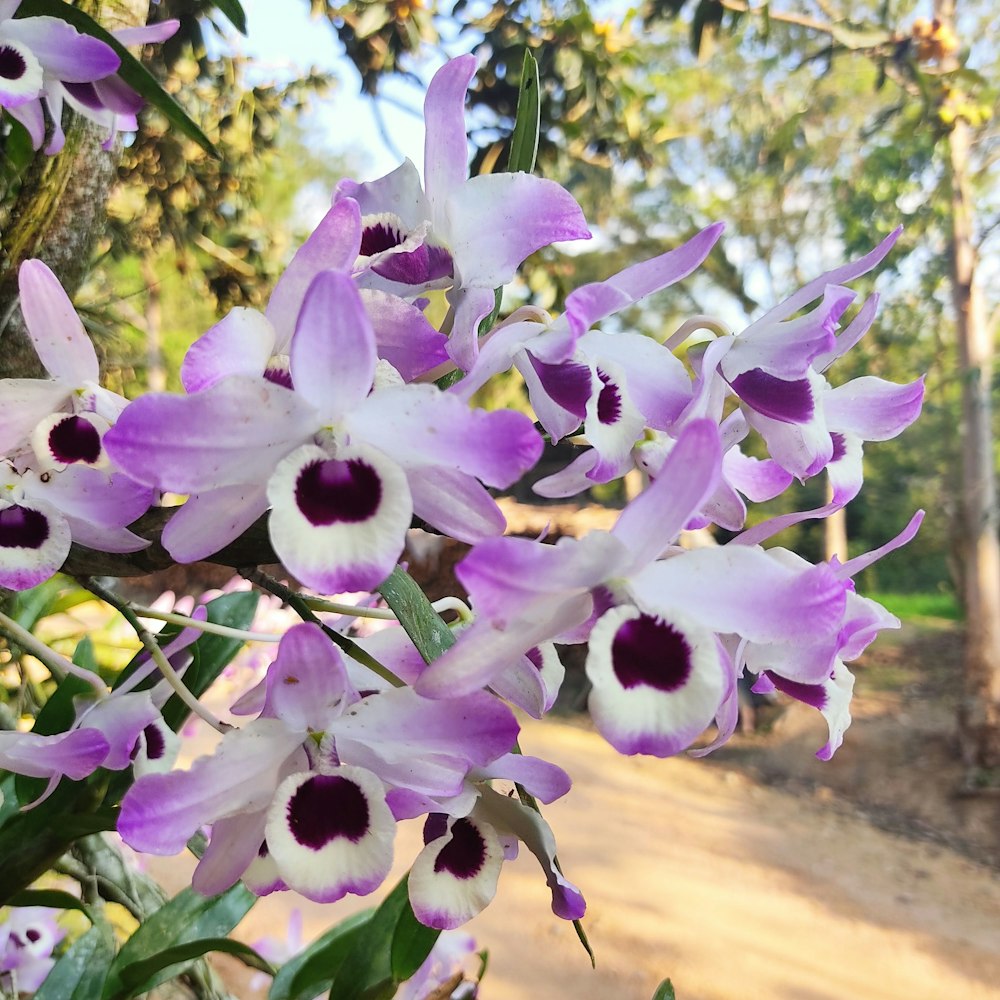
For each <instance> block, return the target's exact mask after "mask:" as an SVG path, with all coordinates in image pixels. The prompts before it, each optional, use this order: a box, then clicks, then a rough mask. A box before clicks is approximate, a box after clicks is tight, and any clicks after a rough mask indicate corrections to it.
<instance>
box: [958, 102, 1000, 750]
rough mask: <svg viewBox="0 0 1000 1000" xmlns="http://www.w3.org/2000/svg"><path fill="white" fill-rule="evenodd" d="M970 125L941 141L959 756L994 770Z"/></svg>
mask: <svg viewBox="0 0 1000 1000" xmlns="http://www.w3.org/2000/svg"><path fill="white" fill-rule="evenodd" d="M971 132H972V130H971V128H970V127H969V124H968V123H967V122H966V121H965V120H964V119H962V118H959V119H958V120H957V121H956V122H955V126H954V128H953V129H952V131H951V133H950V134H949V136H948V152H949V163H950V167H951V182H952V247H951V267H952V298H953V302H954V307H955V328H956V335H957V338H958V351H959V365H960V375H961V379H962V508H963V525H962V528H963V531H962V550H963V551H962V562H963V564H964V565H963V576H964V603H965V613H966V638H965V690H964V696H963V700H962V706H961V709H960V711H959V734H960V739H961V745H962V758H963V760H964V762H965V763H966V765H967V766H968V767H970V768H996V767H1000V536H998V528H1000V519H998V514H997V488H996V470H995V468H994V463H993V434H992V401H991V389H992V382H993V344H992V338H991V337H990V334H989V329H988V327H987V323H986V316H985V311H984V308H983V299H982V294H981V290H980V288H979V284H978V281H977V276H976V265H977V254H976V249H975V245H974V244H973V229H974V223H973V201H972V194H971V189H970V184H969V147H970V141H971Z"/></svg>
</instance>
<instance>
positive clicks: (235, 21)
mask: <svg viewBox="0 0 1000 1000" xmlns="http://www.w3.org/2000/svg"><path fill="white" fill-rule="evenodd" d="M213 3H214V5H215V8H216V9H217V10H219V11H221V12H222V13H223V14H225V15H226V17H227V18H229V22H230V24H232V26H233V27H234V28H235V29H236V30H237V31H238V32H239V33H240V34H241V35H245V34H246V33H247V15H246V12H245V11H244V10H243V5H242V4H241V3H240V0H213Z"/></svg>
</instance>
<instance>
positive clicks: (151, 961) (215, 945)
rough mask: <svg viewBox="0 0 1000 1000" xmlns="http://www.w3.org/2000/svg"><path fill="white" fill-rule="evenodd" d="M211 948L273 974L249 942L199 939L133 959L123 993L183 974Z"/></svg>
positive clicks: (125, 972) (125, 973) (136, 991)
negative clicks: (134, 960) (143, 957)
mask: <svg viewBox="0 0 1000 1000" xmlns="http://www.w3.org/2000/svg"><path fill="white" fill-rule="evenodd" d="M211 951H222V952H226V953H227V954H229V955H237V956H238V957H239V959H240V961H241V962H243V963H244V964H245V965H249V966H250V967H251V968H254V969H259V970H260V971H261V972H266V973H267V974H268V975H269V976H273V975H274V969H273V968H272V967H271V965H270V963H269V962H268V961H267V960H266V959H265V958H264V957H263V956H262V955H259V954H258V953H257V952H256V951H254V950H253V948H251V947H250V945H248V944H244V943H243V942H242V941H233V940H231V939H230V938H224V937H219V938H199V939H198V940H197V941H189V942H187V943H186V944H178V945H174V947H173V948H165V949H164V950H163V951H161V952H157V954H155V955H151V956H150V957H149V958H147V959H145V960H143V961H141V962H133V963H132V964H131V965H129V966H128V967H127V968H125V969H123V970H122V973H121V977H122V982H123V983H124V985H125V987H126V988H127V990H128V993H127V994H120V995H122V996H136V995H137V994H139V993H145V992H146V990H147V989H149V988H150V987H151V986H152V985H153V984H154V983H159V982H163V981H164V980H165V979H171V978H173V977H174V976H176V975H178V974H179V973H181V972H182V971H183V970H184V968H185V967H186V966H187V965H189V964H190V963H191V962H192V961H193V960H194V959H196V958H201V957H202V956H203V955H207V954H208V953H209V952H211Z"/></svg>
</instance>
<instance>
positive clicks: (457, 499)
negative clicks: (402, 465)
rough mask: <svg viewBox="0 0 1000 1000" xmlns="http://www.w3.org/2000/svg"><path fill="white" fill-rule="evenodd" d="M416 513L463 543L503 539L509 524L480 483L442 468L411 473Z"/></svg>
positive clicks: (426, 467)
mask: <svg viewBox="0 0 1000 1000" xmlns="http://www.w3.org/2000/svg"><path fill="white" fill-rule="evenodd" d="M406 478H407V481H408V482H409V484H410V492H411V493H412V494H413V513H414V514H416V515H417V517H420V518H423V520H425V521H426V522H427V523H428V524H430V525H433V526H434V527H435V528H437V529H438V530H439V531H443V532H444V533H445V534H446V535H450V536H451V537H452V538H457V539H458V540H459V541H462V542H479V541H482V540H483V539H484V538H491V537H494V536H496V535H502V534H503V533H504V529H505V528H506V527H507V520H506V518H505V517H504V516H503V512H502V511H501V510H500V508H499V507H498V506H497V503H496V501H495V500H494V499H493V497H492V496H490V494H489V493H488V492H487V490H486V488H485V487H483V486H481V485H480V483H479V481H478V480H476V479H473V478H472V476H467V475H465V473H464V472H454V471H452V470H451V469H442V468H440V467H439V466H425V467H423V468H419V469H408V470H407V473H406Z"/></svg>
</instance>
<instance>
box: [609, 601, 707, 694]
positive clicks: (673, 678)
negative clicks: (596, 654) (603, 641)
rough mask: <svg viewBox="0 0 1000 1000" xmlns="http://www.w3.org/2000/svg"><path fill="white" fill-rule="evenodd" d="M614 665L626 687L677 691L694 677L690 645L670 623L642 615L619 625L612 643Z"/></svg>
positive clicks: (616, 674)
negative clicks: (642, 686)
mask: <svg viewBox="0 0 1000 1000" xmlns="http://www.w3.org/2000/svg"><path fill="white" fill-rule="evenodd" d="M611 665H612V667H613V668H614V671H615V676H616V677H617V678H618V681H619V683H620V684H621V686H622V687H623V688H625V689H626V690H628V689H630V688H634V687H638V686H639V685H641V684H644V685H646V686H647V687H652V688H656V690H657V691H677V690H678V689H679V688H682V687H683V686H684V684H685V683H686V682H687V679H688V678H689V677H690V676H691V647H690V645H689V644H688V641H687V639H686V638H685V637H684V635H683V633H681V632H680V631H678V630H677V629H675V628H674V627H673V626H672V625H671V624H669V623H668V622H665V621H664V620H663V619H662V618H654V617H653V616H652V615H645V614H643V615H640V616H639V617H638V618H633V619H632V620H631V621H627V622H624V623H623V624H622V625H621V626H619V628H618V631H617V632H616V633H615V638H614V641H613V642H612V643H611Z"/></svg>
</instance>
